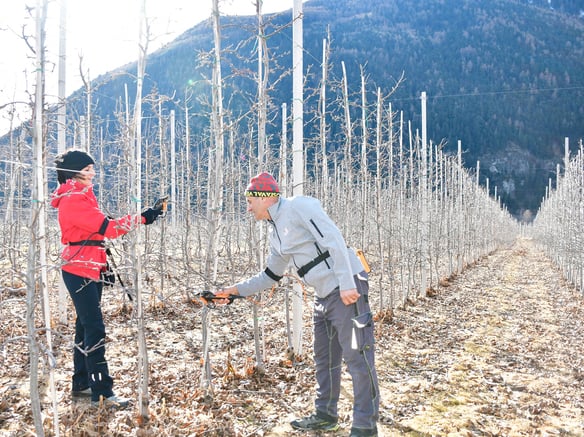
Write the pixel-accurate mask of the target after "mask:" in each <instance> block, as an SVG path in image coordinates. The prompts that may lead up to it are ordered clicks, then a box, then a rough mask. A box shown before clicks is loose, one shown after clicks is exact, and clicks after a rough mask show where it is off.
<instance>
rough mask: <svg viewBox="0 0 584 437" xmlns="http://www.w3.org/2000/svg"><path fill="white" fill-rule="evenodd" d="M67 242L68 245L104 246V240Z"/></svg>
mask: <svg viewBox="0 0 584 437" xmlns="http://www.w3.org/2000/svg"><path fill="white" fill-rule="evenodd" d="M67 244H68V245H69V246H99V247H105V240H81V241H69V242H68V243H67Z"/></svg>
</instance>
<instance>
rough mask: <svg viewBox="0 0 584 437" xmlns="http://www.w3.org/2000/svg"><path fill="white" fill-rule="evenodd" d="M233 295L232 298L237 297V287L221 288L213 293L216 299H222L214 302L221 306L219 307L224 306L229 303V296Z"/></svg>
mask: <svg viewBox="0 0 584 437" xmlns="http://www.w3.org/2000/svg"><path fill="white" fill-rule="evenodd" d="M231 295H234V296H239V292H238V291H237V287H227V288H223V289H221V290H218V291H217V292H216V293H215V296H217V297H222V298H224V299H221V300H218V301H216V303H218V304H221V305H226V304H228V303H229V296H231Z"/></svg>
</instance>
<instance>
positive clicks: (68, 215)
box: [51, 149, 162, 407]
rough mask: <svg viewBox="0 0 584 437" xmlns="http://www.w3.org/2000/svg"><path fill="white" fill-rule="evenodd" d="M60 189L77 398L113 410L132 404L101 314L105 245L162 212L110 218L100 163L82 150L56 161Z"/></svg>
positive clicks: (57, 202) (55, 197)
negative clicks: (102, 203) (111, 357)
mask: <svg viewBox="0 0 584 437" xmlns="http://www.w3.org/2000/svg"><path fill="white" fill-rule="evenodd" d="M55 164H56V167H57V179H58V181H59V187H58V188H57V189H56V190H55V192H54V193H53V194H52V200H51V205H52V206H53V207H55V208H57V209H58V210H59V213H58V218H59V227H60V229H61V242H62V243H63V244H64V245H65V248H64V249H63V252H62V254H61V258H62V265H61V271H62V275H63V281H64V283H65V286H66V287H67V290H68V291H69V294H70V296H71V299H72V300H73V305H74V306H75V312H76V314H77V319H76V321H75V347H74V350H73V366H74V373H73V385H72V397H73V398H79V397H90V396H91V400H92V401H93V402H95V403H98V402H99V401H100V399H102V400H103V402H105V403H106V404H108V405H111V406H116V407H126V406H127V405H128V404H129V400H128V399H124V398H121V397H118V396H116V395H115V394H114V392H113V379H112V377H111V376H110V374H109V369H108V365H107V361H106V359H105V335H106V334H105V325H104V322H103V315H102V312H101V305H100V302H101V294H102V288H103V282H102V280H101V274H102V272H104V271H105V269H106V264H107V260H106V252H105V245H104V240H105V239H106V238H108V239H113V238H117V237H120V236H122V235H124V234H126V233H128V232H129V231H130V230H132V229H133V228H135V227H136V226H137V225H138V224H146V225H149V224H151V223H153V222H154V221H155V220H156V219H157V218H158V216H159V215H160V214H162V210H160V209H153V208H149V209H147V210H145V211H144V212H142V214H140V215H127V216H124V217H121V218H118V219H109V218H108V217H107V216H106V215H105V214H104V213H103V212H101V210H100V209H99V206H98V204H97V199H96V197H95V194H94V193H93V184H92V180H93V178H94V176H95V169H94V165H95V161H94V160H93V158H92V157H91V156H90V155H89V154H87V153H85V152H84V151H81V150H74V149H72V150H68V151H67V152H65V153H63V154H61V155H59V156H57V158H56V159H55Z"/></svg>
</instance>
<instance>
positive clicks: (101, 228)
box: [97, 217, 109, 235]
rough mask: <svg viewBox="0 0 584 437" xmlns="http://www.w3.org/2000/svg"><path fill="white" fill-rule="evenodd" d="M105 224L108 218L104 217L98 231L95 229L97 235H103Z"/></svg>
mask: <svg viewBox="0 0 584 437" xmlns="http://www.w3.org/2000/svg"><path fill="white" fill-rule="evenodd" d="M107 225H109V219H108V218H107V217H106V218H104V219H103V223H102V224H101V226H100V228H99V231H97V233H98V234H99V235H105V230H106V229H107Z"/></svg>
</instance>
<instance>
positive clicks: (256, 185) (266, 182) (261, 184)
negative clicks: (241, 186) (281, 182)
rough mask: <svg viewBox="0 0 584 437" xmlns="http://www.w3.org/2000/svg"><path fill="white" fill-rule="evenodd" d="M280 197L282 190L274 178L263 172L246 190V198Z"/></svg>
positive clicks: (252, 179)
mask: <svg viewBox="0 0 584 437" xmlns="http://www.w3.org/2000/svg"><path fill="white" fill-rule="evenodd" d="M279 195H280V189H279V188H278V183H277V182H276V179H274V176H272V175H271V174H269V173H266V172H263V173H260V174H259V175H257V176H254V177H253V178H251V181H250V182H249V185H248V186H247V188H246V189H245V197H275V196H279Z"/></svg>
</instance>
